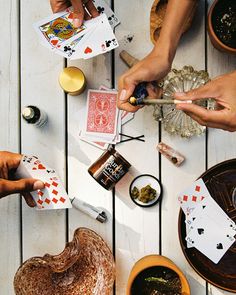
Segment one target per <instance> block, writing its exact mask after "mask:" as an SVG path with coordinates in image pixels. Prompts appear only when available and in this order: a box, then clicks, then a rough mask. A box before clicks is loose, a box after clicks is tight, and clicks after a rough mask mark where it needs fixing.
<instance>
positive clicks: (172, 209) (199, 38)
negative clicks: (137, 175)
mask: <svg viewBox="0 0 236 295" xmlns="http://www.w3.org/2000/svg"><path fill="white" fill-rule="evenodd" d="M204 11H205V5H204V1H199V6H198V10H197V13H196V16H195V18H194V21H193V24H192V27H191V29H190V30H189V31H188V32H187V33H185V35H184V36H183V37H182V40H181V42H180V44H179V47H178V50H177V53H176V57H175V59H174V62H173V68H177V69H180V68H182V67H183V66H185V65H191V66H193V67H194V68H195V69H196V70H204V69H205V41H204V31H205V30H204V26H205V23H204V13H205V12H204ZM162 141H163V142H165V143H167V144H169V145H170V146H172V147H173V148H174V149H176V150H178V151H179V152H180V153H182V154H183V155H184V156H185V157H186V162H185V163H183V166H181V167H179V168H176V167H175V166H174V165H173V164H172V163H170V162H169V161H168V160H166V159H165V158H164V157H162V181H163V185H164V190H165V194H164V196H163V206H162V233H163V234H162V254H163V255H165V256H167V257H169V258H170V259H172V260H173V261H174V262H175V263H176V264H177V265H178V266H179V267H180V268H181V269H182V270H183V272H184V273H185V274H186V276H187V279H188V281H189V283H190V286H191V294H193V295H199V294H205V292H206V291H205V289H206V287H205V281H204V280H203V279H201V278H200V277H199V276H198V275H197V274H196V273H195V271H194V270H193V269H192V268H191V266H190V265H189V264H188V262H187V261H186V259H185V257H184V254H183V253H182V250H181V247H180V243H179V237H178V214H179V209H180V208H179V204H178V201H177V195H178V193H179V192H181V191H182V190H184V189H185V188H186V187H188V186H189V185H191V183H192V182H193V181H194V180H195V179H196V178H197V177H198V176H199V175H200V174H201V173H202V172H203V171H204V170H205V135H202V136H199V137H194V138H191V139H190V140H186V139H182V138H179V137H177V136H169V135H168V134H167V133H166V132H165V131H163V133H162Z"/></svg>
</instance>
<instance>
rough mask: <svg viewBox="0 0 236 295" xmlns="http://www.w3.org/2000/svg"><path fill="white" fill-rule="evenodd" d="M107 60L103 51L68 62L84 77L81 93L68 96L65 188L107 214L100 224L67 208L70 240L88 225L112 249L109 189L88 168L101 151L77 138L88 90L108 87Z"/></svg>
mask: <svg viewBox="0 0 236 295" xmlns="http://www.w3.org/2000/svg"><path fill="white" fill-rule="evenodd" d="M110 59H111V56H110V54H106V55H103V56H98V57H95V58H93V59H91V60H87V61H82V60H78V61H70V62H68V66H76V67H78V68H80V69H81V70H82V71H83V72H84V74H85V76H86V79H87V89H86V91H85V92H84V93H83V94H81V95H80V96H68V187H69V194H70V195H71V196H73V197H77V198H79V199H81V200H84V201H85V202H87V203H89V204H91V205H93V206H96V207H101V208H103V209H104V210H105V211H106V212H107V215H108V222H107V223H105V224H101V223H100V222H98V221H96V220H93V219H92V218H91V217H89V216H87V215H85V214H84V213H82V212H81V211H78V210H77V209H72V210H70V212H69V231H70V239H71V238H72V235H73V232H74V230H75V229H76V228H78V227H88V228H90V229H92V230H94V231H95V232H97V233H98V234H99V235H101V236H102V237H103V238H104V240H105V241H106V242H107V243H108V245H109V246H110V247H111V249H112V246H113V245H112V214H113V213H112V192H110V191H106V190H105V189H104V188H103V187H101V186H100V185H99V184H98V183H97V182H96V181H95V180H94V179H93V178H92V177H91V176H90V174H89V173H88V171H87V170H88V168H89V166H90V165H91V164H92V163H93V162H95V161H96V160H97V159H98V158H99V156H100V155H101V154H102V153H103V151H102V150H101V149H99V148H97V147H94V146H92V145H90V144H88V143H86V142H83V141H81V140H80V139H79V130H80V128H81V123H82V121H83V120H85V117H84V114H85V108H86V101H87V90H88V89H98V88H99V86H100V85H101V84H105V85H106V86H107V87H111V67H110V64H111V63H110V62H111V60H110Z"/></svg>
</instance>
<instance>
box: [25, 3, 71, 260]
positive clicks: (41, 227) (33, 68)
mask: <svg viewBox="0 0 236 295" xmlns="http://www.w3.org/2000/svg"><path fill="white" fill-rule="evenodd" d="M37 4H38V5H36V3H35V2H31V1H27V0H23V1H21V75H22V84H21V87H22V100H21V106H22V107H23V106H26V105H29V104H33V105H36V106H38V107H39V108H40V109H43V110H45V111H46V112H47V114H48V118H49V122H48V124H47V125H46V126H45V127H44V128H35V127H34V126H30V125H29V124H27V123H25V122H23V121H22V152H23V153H25V154H29V155H30V154H35V155H38V157H39V158H41V159H42V160H43V161H45V163H47V164H48V165H49V167H53V168H54V169H55V170H56V171H57V173H58V174H59V176H60V177H61V179H62V180H63V179H64V177H65V101H64V93H63V92H62V90H61V89H60V87H59V84H58V75H59V73H60V71H61V70H62V68H63V59H62V58H61V57H59V56H57V55H55V54H54V53H52V52H51V51H50V50H48V49H47V48H45V47H44V46H42V45H41V44H40V43H39V40H38V37H37V34H36V32H35V31H34V29H33V26H32V25H33V23H35V22H36V21H38V20H40V19H43V18H44V17H46V16H48V15H50V14H51V9H50V6H49V1H44V2H41V1H38V2H37ZM22 214H23V217H22V218H23V260H26V259H27V258H29V257H31V256H35V255H38V256H39V255H42V254H44V253H50V254H56V253H58V252H59V251H61V250H62V249H64V246H65V237H66V227H65V211H64V210H63V211H43V212H39V211H35V210H34V209H31V208H29V207H27V206H26V205H25V204H23V213H22Z"/></svg>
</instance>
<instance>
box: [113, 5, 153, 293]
mask: <svg viewBox="0 0 236 295" xmlns="http://www.w3.org/2000/svg"><path fill="white" fill-rule="evenodd" d="M151 5H152V1H151V0H149V1H135V0H132V1H115V12H116V14H117V15H118V17H119V18H120V20H121V25H120V26H119V27H117V30H116V32H117V36H118V38H119V39H120V40H119V41H120V47H119V48H118V50H116V55H115V79H116V81H118V78H119V76H120V75H121V74H123V72H125V71H126V70H127V67H126V65H125V64H124V63H123V62H122V61H121V60H120V58H119V52H120V51H121V50H123V49H125V50H127V51H128V52H129V53H131V54H132V55H134V56H135V57H136V58H139V59H141V58H143V57H144V56H146V55H147V54H148V53H149V52H150V51H151V48H152V44H151V42H150V40H149V13H150V10H151ZM131 11H132V17H131ZM140 16H141V18H140ZM129 34H130V35H131V36H132V35H134V38H133V41H132V42H129V41H128V40H127V37H126V36H127V35H129ZM152 112H153V111H152V108H151V107H147V108H144V109H143V110H141V111H139V112H138V113H136V115H135V119H134V120H133V121H132V122H130V123H127V125H125V127H124V128H123V130H122V132H123V133H125V134H128V135H132V136H136V135H142V134H144V135H145V140H146V142H145V143H142V142H135V141H133V142H132V141H131V142H127V143H122V144H120V145H118V146H117V150H118V151H119V152H120V153H121V155H123V156H124V157H125V158H126V159H127V160H128V161H129V162H130V163H131V164H132V168H131V170H130V172H129V173H128V175H127V176H125V178H124V179H123V180H122V181H121V182H120V183H119V184H118V185H117V186H116V198H115V207H116V224H115V227H116V261H117V262H116V264H117V280H116V290H117V293H116V294H117V295H123V294H125V290H126V284H127V280H128V276H129V273H130V270H131V268H132V266H133V265H134V263H135V262H136V261H137V260H138V259H140V258H141V257H143V256H145V255H148V254H153V253H156V254H158V253H159V205H157V206H154V207H152V208H146V209H143V208H141V207H137V206H136V205H135V204H134V203H133V202H132V200H131V199H130V196H129V185H130V183H131V181H132V180H133V178H134V177H135V176H137V175H139V174H145V173H148V174H152V175H154V176H156V177H157V178H159V170H158V153H157V151H156V144H157V140H158V123H157V122H155V121H154V120H153V119H152Z"/></svg>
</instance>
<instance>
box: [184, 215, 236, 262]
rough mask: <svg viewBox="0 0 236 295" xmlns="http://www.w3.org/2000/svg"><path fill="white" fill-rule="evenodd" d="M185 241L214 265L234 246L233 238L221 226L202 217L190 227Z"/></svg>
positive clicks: (206, 217)
mask: <svg viewBox="0 0 236 295" xmlns="http://www.w3.org/2000/svg"><path fill="white" fill-rule="evenodd" d="M186 241H187V242H188V243H190V244H191V245H192V246H193V247H195V248H196V249H198V250H199V251H200V252H201V253H203V254H204V255H205V256H207V257H208V258H209V259H210V260H212V261H213V262H214V263H216V264H217V263H218V262H219V261H220V259H221V258H222V257H223V256H224V254H225V253H226V251H227V250H228V249H229V248H230V247H231V246H232V245H233V244H234V242H235V238H234V237H232V236H231V233H230V232H229V231H226V230H225V228H224V227H222V226H218V225H217V226H216V223H215V222H214V221H213V220H212V219H211V218H209V217H208V216H204V217H202V218H200V219H199V220H198V222H197V224H196V225H192V226H190V232H189V234H188V235H187V236H186Z"/></svg>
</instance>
